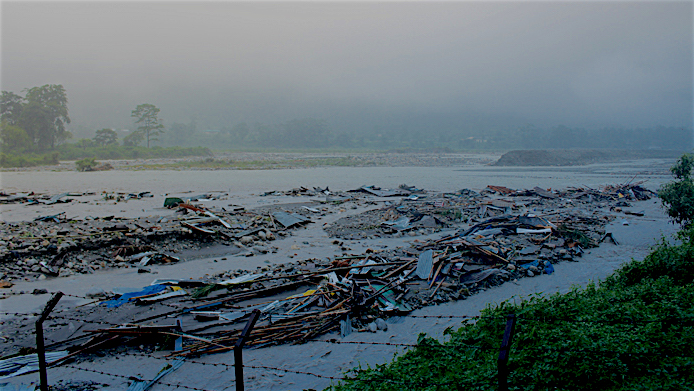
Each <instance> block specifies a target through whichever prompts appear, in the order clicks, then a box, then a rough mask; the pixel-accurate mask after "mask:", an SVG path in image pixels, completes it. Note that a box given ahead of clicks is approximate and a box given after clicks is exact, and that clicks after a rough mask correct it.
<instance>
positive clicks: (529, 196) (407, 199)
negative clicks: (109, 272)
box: [3, 184, 653, 356]
mask: <svg viewBox="0 0 694 391" xmlns="http://www.w3.org/2000/svg"><path fill="white" fill-rule="evenodd" d="M319 190H320V191H318V190H315V191H316V192H318V193H321V194H325V192H327V191H329V190H328V189H325V190H323V189H319ZM302 192H303V191H302ZM373 192H379V193H378V194H379V195H378V197H387V198H390V197H392V196H391V195H390V192H396V193H398V197H401V198H400V200H399V201H398V202H393V201H383V200H377V201H378V202H383V205H384V207H383V208H381V209H375V210H370V211H367V212H365V213H362V214H360V215H357V216H351V217H348V218H344V219H340V220H337V221H336V222H335V223H334V224H333V225H331V226H326V227H325V230H326V231H327V232H328V233H329V234H331V235H332V236H339V237H346V236H349V235H355V234H359V235H362V234H363V233H364V232H369V234H368V235H371V236H378V237H385V236H402V235H404V234H405V233H407V235H409V232H417V233H422V232H433V231H437V230H441V229H443V228H447V231H446V232H445V233H444V234H442V236H441V237H439V238H436V239H426V240H420V239H413V240H412V241H411V242H410V246H407V247H405V246H401V247H397V248H390V249H385V250H374V249H368V250H366V251H365V252H364V253H362V254H342V255H336V256H334V257H328V258H325V259H307V260H302V261H299V262H293V263H280V264H278V265H274V266H269V265H268V266H265V267H258V269H256V270H255V271H247V270H240V269H239V270H229V271H227V272H224V273H220V274H218V275H215V276H211V277H205V278H201V279H197V280H192V279H190V280H155V281H154V282H153V283H152V284H151V285H150V286H147V287H144V288H143V289H142V290H140V291H136V292H113V293H111V294H110V295H109V297H108V298H107V300H105V301H101V302H97V303H93V304H94V305H93V306H92V307H82V308H79V309H75V310H73V311H71V312H68V313H67V314H68V315H69V317H70V319H73V320H74V319H84V321H85V324H87V323H103V325H98V327H87V326H83V327H78V328H77V329H74V327H73V328H72V330H77V331H74V332H70V334H69V335H67V334H65V333H66V331H65V328H60V327H58V328H55V329H53V332H52V334H48V337H49V338H51V339H53V340H56V341H64V340H69V341H75V340H76V339H75V338H77V339H79V338H86V337H90V338H92V339H90V340H89V341H88V342H87V343H84V344H80V345H72V346H68V347H69V348H70V349H71V351H86V350H88V349H90V348H92V347H97V346H102V344H104V343H105V342H106V341H110V343H115V342H114V341H116V340H122V339H126V340H137V341H138V343H144V342H145V341H149V342H150V343H156V344H160V345H162V344H165V341H169V340H171V337H175V339H176V341H178V342H176V343H174V345H173V346H169V347H168V348H170V349H172V350H173V351H172V352H171V356H197V355H201V354H208V353H215V352H221V351H226V350H230V349H233V342H234V341H235V340H236V339H237V338H238V336H239V335H240V333H241V330H242V329H243V327H244V322H245V321H246V319H247V318H248V317H249V316H250V314H251V313H252V312H253V311H259V312H260V314H261V318H260V320H259V322H258V324H257V325H256V327H255V329H254V331H253V333H252V336H251V339H250V340H249V341H248V342H247V343H246V344H247V345H249V346H256V347H260V346H268V345H276V344H283V343H300V342H303V341H307V340H310V339H313V338H318V337H320V336H321V335H323V334H326V333H328V332H339V333H340V334H341V335H342V336H344V335H346V334H349V333H351V332H377V331H378V330H383V329H385V328H387V322H386V320H387V319H388V318H390V317H393V316H403V315H406V314H407V313H409V312H410V311H412V310H414V309H417V308H421V307H423V306H427V305H432V304H435V303H443V302H447V301H451V300H461V299H464V298H466V297H467V296H469V295H472V294H474V293H475V292H477V291H480V290H484V289H487V288H488V287H490V286H494V285H498V284H502V283H504V282H506V281H509V280H516V279H519V278H529V277H534V276H537V275H540V274H551V273H553V272H554V267H553V265H554V264H556V263H557V262H561V261H572V260H576V258H578V257H581V256H582V254H583V252H584V250H585V249H586V248H589V247H593V246H597V245H598V244H599V243H600V242H601V241H603V240H604V239H606V238H608V237H609V238H611V239H612V240H613V242H615V244H616V241H614V238H612V237H611V235H610V233H608V232H605V225H606V224H607V223H608V222H609V221H610V220H611V219H613V218H614V215H613V212H614V208H616V207H617V206H616V205H624V203H628V202H636V201H638V200H642V199H648V198H650V197H651V196H653V193H652V192H650V191H648V190H646V189H645V188H642V187H641V186H640V184H634V185H629V184H627V185H618V186H608V187H605V188H604V189H602V190H596V189H590V188H571V189H567V190H563V191H556V190H551V189H541V188H534V189H531V190H513V189H508V188H505V187H501V186H489V187H487V188H485V189H484V190H482V191H481V192H475V191H472V190H469V189H463V190H460V191H458V192H455V193H434V192H427V191H424V190H421V189H415V188H413V187H410V186H402V187H401V188H400V189H398V190H396V191H391V190H382V189H376V188H374V187H362V188H360V189H358V191H357V192H356V193H364V194H367V197H372V196H374V193H373ZM384 192H385V193H384ZM413 195H414V196H415V197H413ZM309 196H313V195H309ZM327 196H329V195H327ZM365 202H375V201H374V199H373V198H367V199H365ZM170 207H171V208H172V210H175V212H173V213H175V217H159V218H157V219H156V220H153V219H142V220H130V221H126V220H123V219H116V218H109V219H95V220H91V221H90V222H89V224H87V225H86V226H85V225H81V224H83V223H84V222H78V223H76V222H69V221H61V222H51V221H49V222H44V221H40V222H31V223H27V224H24V225H14V226H13V225H11V224H4V225H3V240H5V242H4V243H3V245H4V246H5V252H4V253H3V254H4V258H3V260H4V261H5V262H3V267H5V269H4V270H5V271H4V272H5V273H8V270H11V271H12V272H14V270H16V268H17V267H19V268H20V269H21V272H25V271H26V268H29V270H31V271H32V272H37V273H44V274H63V270H64V269H65V268H67V269H69V270H77V271H78V272H82V271H85V272H90V270H93V269H94V268H93V265H94V260H92V259H88V258H86V257H85V256H84V254H85V251H84V250H87V249H88V248H89V247H88V246H89V243H92V244H93V245H94V246H97V247H100V248H105V250H102V251H104V253H103V254H107V255H108V259H112V260H113V261H112V262H116V264H117V265H120V264H124V265H129V266H134V267H142V266H146V265H148V264H150V263H152V262H161V263H168V262H178V261H179V258H178V257H175V256H173V255H170V254H169V253H167V252H166V251H162V250H161V247H162V246H155V245H154V244H153V243H154V241H153V240H145V238H150V237H166V236H170V235H173V232H176V235H177V237H178V238H180V239H184V238H195V240H204V238H208V239H210V240H226V241H227V242H231V243H235V242H236V241H238V242H240V243H242V244H241V245H244V244H243V243H246V244H250V243H251V242H255V241H256V240H264V241H269V240H273V239H274V238H276V237H279V236H282V235H286V230H288V229H294V228H296V227H300V226H302V225H305V224H310V223H311V222H312V220H311V218H310V216H311V215H312V214H314V213H329V212H330V210H332V209H330V208H335V209H337V208H341V206H340V205H336V206H332V207H331V206H329V205H327V206H326V205H325V204H323V205H321V206H319V208H311V207H307V206H306V205H301V204H293V205H292V206H291V207H287V208H285V209H284V210H277V209H275V210H269V209H264V210H263V209H258V210H256V211H254V212H248V211H245V210H244V209H234V210H232V211H228V210H222V211H219V210H212V209H211V208H205V207H202V206H200V205H195V204H193V203H192V202H191V201H190V200H188V201H184V200H181V202H176V203H173V202H171V205H170ZM80 225H81V226H80ZM19 226H21V228H19ZM364 226H368V229H367V228H365V227H364ZM10 229H22V230H23V232H25V234H23V235H20V234H19V231H16V232H13V233H10V232H8V231H9V230H10ZM186 230H187V232H186ZM427 230H429V231H427ZM75 234H78V235H77V236H80V237H89V238H90V239H89V240H90V241H91V242H78V238H76V237H75V236H76V235H75ZM8 235H16V237H17V240H16V241H12V242H10V241H9V239H7V237H8ZM56 238H60V239H62V241H60V243H58V242H54V241H52V240H51V239H56ZM91 238H93V239H91ZM96 238H98V239H96ZM244 238H250V239H244ZM68 240H71V241H73V244H70V245H68V244H66V241H68ZM38 241H41V242H38ZM338 242H339V241H338ZM48 246H54V248H53V249H52V250H51V251H52V253H53V254H54V255H52V256H51V257H50V260H48V261H46V260H40V258H41V256H42V255H41V254H43V253H42V252H41V251H47V250H46V248H47V247H48ZM78 247H79V248H80V249H81V250H78ZM12 252H15V253H12ZM35 253H36V254H38V255H34V254H35ZM87 253H88V252H87ZM7 254H13V255H11V256H10V255H7ZM20 254H24V255H26V256H27V257H26V258H22V256H20ZM73 257H74V259H76V260H80V262H79V263H77V262H76V261H73ZM103 257H106V255H104V256H103ZM17 258H19V259H20V260H19V261H16V262H8V260H12V261H14V260H15V259H17ZM20 262H21V263H20ZM97 262H98V261H97ZM102 262H105V261H102ZM8 265H9V266H8ZM14 265H17V266H14ZM104 267H105V266H104ZM90 268H91V269H90ZM56 269H57V270H56ZM68 315H65V316H68ZM172 318H175V322H174V321H173V319H172ZM52 320H53V322H54V324H65V321H64V320H61V319H60V317H55V318H52ZM8 322H14V323H16V325H15V327H14V328H13V330H15V332H14V333H13V334H12V335H9V336H8V337H7V339H6V342H8V343H7V344H5V345H6V346H7V348H5V350H6V351H5V353H7V349H9V348H10V346H14V347H15V348H21V347H23V346H31V344H32V341H31V336H30V335H28V333H26V332H24V329H26V328H30V327H31V322H30V319H29V320H27V319H25V320H22V319H14V320H11V321H8ZM61 322H62V323H61ZM104 325H105V326H106V327H104ZM23 328H24V329H23ZM61 333H62V334H61ZM153 336H158V337H157V338H154V337H153ZM142 337H147V338H142ZM62 345H64V344H61V343H58V344H57V345H56V346H57V347H61V348H65V346H62ZM160 347H161V346H160Z"/></svg>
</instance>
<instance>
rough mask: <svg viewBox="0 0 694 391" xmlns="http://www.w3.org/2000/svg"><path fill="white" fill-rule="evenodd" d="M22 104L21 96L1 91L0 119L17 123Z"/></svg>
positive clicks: (11, 123)
mask: <svg viewBox="0 0 694 391" xmlns="http://www.w3.org/2000/svg"><path fill="white" fill-rule="evenodd" d="M23 104H24V98H23V97H21V96H19V95H17V94H15V93H13V92H9V91H3V92H2V97H0V119H1V120H2V121H3V122H7V123H8V124H10V125H17V122H18V121H19V116H20V115H21V114H22V107H23Z"/></svg>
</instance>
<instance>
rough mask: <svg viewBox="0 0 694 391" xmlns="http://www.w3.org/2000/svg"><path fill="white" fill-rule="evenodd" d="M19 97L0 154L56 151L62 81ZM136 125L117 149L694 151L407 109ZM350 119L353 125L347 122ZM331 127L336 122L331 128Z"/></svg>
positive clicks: (62, 119)
mask: <svg viewBox="0 0 694 391" xmlns="http://www.w3.org/2000/svg"><path fill="white" fill-rule="evenodd" d="M23 92H25V94H24V96H21V95H18V94H15V93H13V92H8V91H2V97H1V101H0V119H1V121H2V122H1V127H0V142H1V143H2V147H3V151H4V152H8V151H10V152H13V153H25V152H44V151H49V150H54V149H55V148H56V146H58V145H60V144H61V143H64V142H65V141H67V140H68V139H70V138H71V137H72V134H71V133H70V132H69V131H68V130H67V129H66V125H67V124H70V117H69V115H68V99H67V94H66V92H65V88H63V86H62V85H60V84H47V85H44V86H40V87H33V88H30V89H25V90H23ZM131 117H132V118H133V121H134V125H135V126H136V129H135V130H133V131H131V132H129V133H128V134H127V135H126V136H125V137H123V139H122V145H123V146H129V147H134V146H139V145H141V144H143V143H144V144H145V145H146V146H147V147H148V148H149V147H150V146H152V145H153V143H154V142H157V143H158V145H161V146H186V147H191V146H200V147H210V148H215V149H238V148H280V149H292V148H309V149H310V148H339V149H375V150H451V151H453V150H508V149H550V148H562V149H573V148H583V149H600V148H610V149H670V150H689V149H691V148H692V146H693V145H692V129H691V128H690V127H687V128H685V127H665V126H658V127H650V128H638V129H633V128H631V129H627V128H599V129H585V128H577V127H567V126H563V125H558V126H553V127H548V128H539V127H535V126H533V125H524V126H520V127H519V126H518V125H517V124H514V123H516V121H511V120H508V119H506V120H504V119H498V120H497V119H485V118H482V117H475V116H470V115H465V114H456V115H433V114H421V113H420V114H416V113H415V114H411V115H401V116H393V115H388V116H386V117H382V118H381V117H379V116H374V115H372V116H367V117H365V118H363V119H359V120H356V122H355V120H350V119H349V118H343V119H342V120H341V121H338V123H335V124H331V123H330V122H329V121H328V120H326V119H322V118H298V119H292V120H289V121H285V122H282V123H277V124H264V123H259V122H238V123H236V124H234V125H231V124H230V125H225V126H221V127H219V128H217V129H199V126H198V123H197V120H195V119H192V120H191V121H190V122H189V123H179V122H174V123H172V124H171V125H170V126H168V129H166V128H165V126H164V123H163V120H162V119H161V118H160V109H159V108H158V107H156V106H155V105H153V104H150V103H143V104H140V105H138V106H137V107H136V108H135V109H134V110H132V112H131ZM350 121H351V122H350ZM334 125H337V127H335V126H334ZM118 136H119V134H118V132H117V131H116V130H114V129H110V128H103V129H99V130H96V131H95V133H94V137H93V138H90V139H80V140H77V141H76V142H75V144H76V145H77V146H79V147H82V148H84V149H86V148H88V147H97V146H98V147H106V146H117V145H121V143H119V140H118Z"/></svg>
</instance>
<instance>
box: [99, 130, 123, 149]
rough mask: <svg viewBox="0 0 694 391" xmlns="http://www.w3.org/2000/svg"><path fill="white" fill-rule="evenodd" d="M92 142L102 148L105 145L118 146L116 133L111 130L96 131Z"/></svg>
mask: <svg viewBox="0 0 694 391" xmlns="http://www.w3.org/2000/svg"><path fill="white" fill-rule="evenodd" d="M93 140H94V143H96V145H100V146H102V147H105V146H107V145H116V144H118V133H117V132H116V131H115V130H113V129H108V128H104V129H100V130H97V131H96V135H95V136H94V139H93Z"/></svg>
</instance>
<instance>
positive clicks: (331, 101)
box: [1, 1, 693, 129]
mask: <svg viewBox="0 0 694 391" xmlns="http://www.w3.org/2000/svg"><path fill="white" fill-rule="evenodd" d="M692 4H693V3H692V2H614V1H602V2H600V1H598V2H489V1H487V2H481V1H469V2H442V3H412V2H378V3H376V2H281V3H274V2H210V3H186V2H151V3H150V2H10V1H2V3H1V13H2V70H1V77H2V89H3V90H9V91H13V92H15V93H21V90H22V89H24V88H27V87H33V86H39V85H43V84H63V86H64V87H65V88H66V90H67V93H68V98H69V100H70V105H69V109H70V116H71V118H72V119H73V125H82V126H86V127H88V128H94V129H98V128H103V127H118V128H122V127H128V126H129V124H131V123H132V121H131V119H130V112H131V110H133V109H134V108H135V106H136V105H138V104H140V103H152V104H155V105H157V106H158V107H159V108H161V110H162V111H161V116H162V117H163V118H164V120H165V123H166V124H170V123H172V122H187V121H188V120H189V119H190V118H191V117H192V116H195V117H197V118H198V121H199V123H200V124H201V126H202V127H206V128H219V127H223V126H231V125H233V124H235V123H238V122H241V121H248V122H253V121H259V122H263V123H276V122H281V121H286V120H290V119H294V118H302V117H315V118H323V119H327V120H329V121H333V122H335V121H338V119H345V118H347V117H350V116H353V117H358V116H360V113H361V111H363V110H364V111H368V112H369V113H370V115H374V113H379V112H383V113H388V115H390V116H397V115H398V113H411V112H419V113H424V114H427V115H432V116H433V118H435V116H436V114H438V113H442V114H447V113H460V112H469V113H478V114H481V115H488V116H506V117H512V118H517V119H518V121H519V125H521V124H523V123H533V124H536V125H544V126H553V125H558V124H564V125H567V126H586V127H595V126H625V127H639V126H654V125H666V126H691V125H692V104H693V101H692V58H693V52H692V38H693V35H692V34H693V32H692V16H693V12H692Z"/></svg>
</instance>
